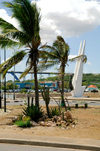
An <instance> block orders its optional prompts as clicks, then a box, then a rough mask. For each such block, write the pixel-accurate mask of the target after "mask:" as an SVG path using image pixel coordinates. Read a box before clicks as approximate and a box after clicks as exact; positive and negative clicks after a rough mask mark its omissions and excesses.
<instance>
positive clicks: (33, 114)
mask: <svg viewBox="0 0 100 151" xmlns="http://www.w3.org/2000/svg"><path fill="white" fill-rule="evenodd" d="M23 114H24V115H25V116H29V117H30V118H31V120H33V121H35V122H37V121H38V120H39V118H41V117H42V116H43V111H42V109H41V108H38V107H37V106H35V105H32V106H29V107H26V108H24V109H23Z"/></svg>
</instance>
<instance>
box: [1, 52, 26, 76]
mask: <svg viewBox="0 0 100 151" xmlns="http://www.w3.org/2000/svg"><path fill="white" fill-rule="evenodd" d="M25 55H26V53H25V52H24V51H23V50H22V51H20V52H16V54H15V55H13V56H12V57H11V58H9V59H8V60H6V61H5V62H3V63H2V64H1V65H0V73H2V75H3V78H4V77H5V75H6V73H7V71H8V70H9V69H11V68H12V67H13V66H14V65H16V64H17V63H19V62H20V61H21V60H22V59H23V58H24V56H25Z"/></svg>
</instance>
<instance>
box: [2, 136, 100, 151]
mask: <svg viewBox="0 0 100 151" xmlns="http://www.w3.org/2000/svg"><path fill="white" fill-rule="evenodd" d="M0 143H10V144H24V145H35V146H47V147H59V148H70V149H81V150H91V151H92V150H93V151H100V140H90V139H76V138H75V139H72V138H66V137H47V136H42V137H41V136H35V137H34V139H26V138H25V139H21V138H19V139H18V138H17V139H16V138H6V137H5V138H0Z"/></svg>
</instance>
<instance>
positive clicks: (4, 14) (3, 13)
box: [0, 9, 19, 28]
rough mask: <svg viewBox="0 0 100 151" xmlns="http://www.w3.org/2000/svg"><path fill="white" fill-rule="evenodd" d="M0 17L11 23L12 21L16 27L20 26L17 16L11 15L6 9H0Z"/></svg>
mask: <svg viewBox="0 0 100 151" xmlns="http://www.w3.org/2000/svg"><path fill="white" fill-rule="evenodd" d="M0 17H1V18H3V19H4V20H6V21H7V22H9V23H12V24H13V25H14V26H15V27H16V28H19V24H18V21H17V20H16V19H15V18H12V17H11V16H9V15H8V14H7V12H6V10H5V9H0Z"/></svg>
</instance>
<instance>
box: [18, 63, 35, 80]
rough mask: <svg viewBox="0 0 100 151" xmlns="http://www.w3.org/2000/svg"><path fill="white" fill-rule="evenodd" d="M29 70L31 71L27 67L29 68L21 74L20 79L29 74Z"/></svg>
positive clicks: (30, 67)
mask: <svg viewBox="0 0 100 151" xmlns="http://www.w3.org/2000/svg"><path fill="white" fill-rule="evenodd" d="M31 69H32V66H29V67H28V68H27V69H26V70H25V71H24V72H23V73H22V74H21V76H20V79H21V78H23V77H25V76H26V75H27V74H28V73H29V71H30V70H31Z"/></svg>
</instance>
